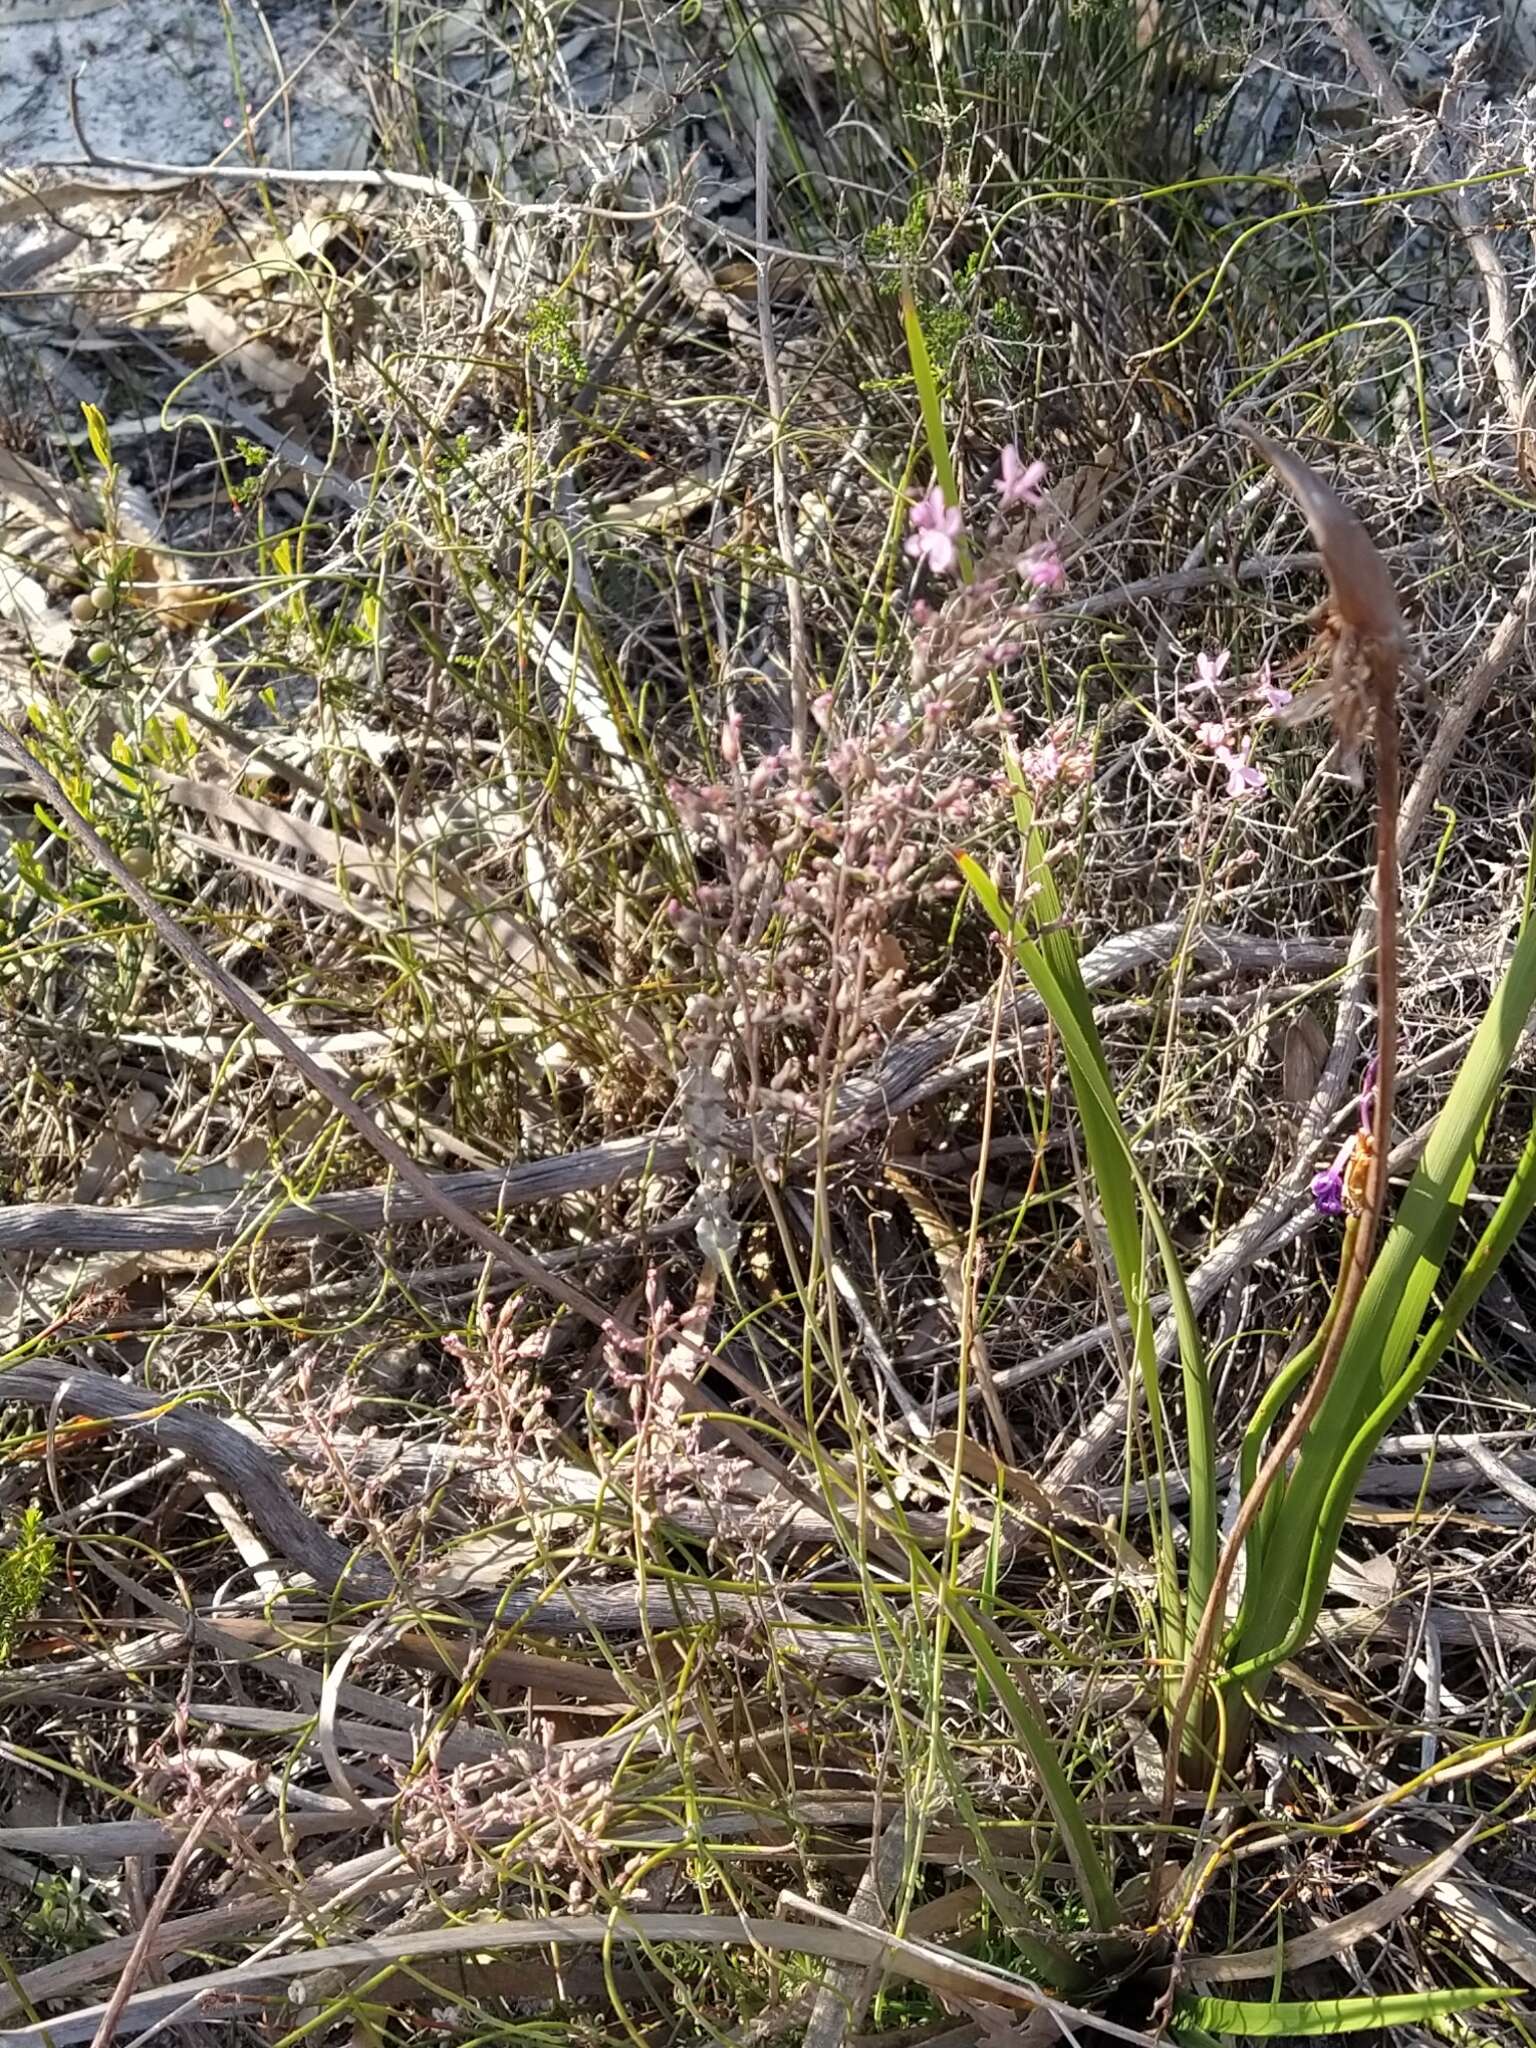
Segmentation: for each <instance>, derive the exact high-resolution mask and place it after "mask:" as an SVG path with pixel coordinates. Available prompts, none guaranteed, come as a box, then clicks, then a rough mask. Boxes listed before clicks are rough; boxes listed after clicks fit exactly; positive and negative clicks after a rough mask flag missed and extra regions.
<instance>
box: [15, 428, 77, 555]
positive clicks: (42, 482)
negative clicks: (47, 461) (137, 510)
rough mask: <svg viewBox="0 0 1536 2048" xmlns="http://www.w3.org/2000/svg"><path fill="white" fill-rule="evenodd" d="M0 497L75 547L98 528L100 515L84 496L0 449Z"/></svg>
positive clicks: (32, 465)
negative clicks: (71, 542)
mask: <svg viewBox="0 0 1536 2048" xmlns="http://www.w3.org/2000/svg"><path fill="white" fill-rule="evenodd" d="M0 497H5V498H9V499H10V501H11V503H12V504H13V505H19V506H20V507H21V509H22V511H24V512H25V513H26V514H27V516H28V517H29V518H31V519H35V520H36V521H37V522H38V524H39V525H40V526H46V527H47V528H48V530H49V532H50V533H62V534H64V535H65V536H66V537H67V538H68V539H69V540H71V541H73V542H74V543H75V545H76V546H77V547H83V546H84V545H85V541H86V536H87V535H88V534H90V533H92V532H94V531H96V530H97V529H98V528H99V527H100V525H101V514H100V513H99V512H98V511H97V509H96V505H95V503H94V501H93V500H92V499H91V498H90V497H89V496H88V495H87V494H86V492H84V491H82V490H79V489H77V488H76V487H75V486H74V485H73V484H62V483H60V482H59V481H58V479H57V478H56V477H51V476H49V474H48V472H47V471H46V470H44V469H39V468H38V466H37V464H36V463H35V462H28V460H27V458H26V457H25V456H24V455H18V454H17V453H16V451H15V450H14V449H13V448H0Z"/></svg>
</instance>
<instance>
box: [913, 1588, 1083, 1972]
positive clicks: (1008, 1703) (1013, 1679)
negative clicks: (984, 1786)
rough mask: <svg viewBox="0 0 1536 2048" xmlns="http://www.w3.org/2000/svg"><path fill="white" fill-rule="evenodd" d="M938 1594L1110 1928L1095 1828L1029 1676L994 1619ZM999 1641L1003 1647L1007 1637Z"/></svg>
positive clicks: (946, 1594) (946, 1590)
mask: <svg viewBox="0 0 1536 2048" xmlns="http://www.w3.org/2000/svg"><path fill="white" fill-rule="evenodd" d="M942 1593H943V1599H944V1604H945V1607H946V1609H947V1611H948V1613H949V1616H950V1619H951V1620H952V1621H953V1623H954V1625H955V1627H956V1628H957V1629H958V1630H959V1631H960V1634H961V1635H962V1636H963V1637H964V1638H965V1642H966V1647H967V1648H968V1649H969V1650H970V1652H971V1655H972V1656H973V1657H974V1658H975V1659H976V1662H977V1665H978V1666H979V1667H980V1669H981V1671H982V1673H983V1674H984V1676H985V1677H986V1679H987V1682H988V1684H989V1685H990V1686H991V1687H992V1690H993V1693H994V1694H995V1695H996V1697H997V1699H998V1700H999V1701H1000V1702H1001V1704H1002V1707H1003V1711H1004V1712H1005V1713H1006V1714H1007V1716H1008V1719H1009V1721H1010V1722H1011V1723H1012V1724H1013V1731H1014V1733H1015V1734H1016V1735H1017V1736H1018V1738H1019V1741H1020V1742H1021V1743H1022V1744H1023V1746H1024V1749H1025V1752H1026V1754H1027V1755H1028V1757H1029V1760H1030V1762H1031V1763H1032V1764H1033V1766H1034V1768H1035V1774H1036V1776H1037V1777H1038V1778H1039V1780H1040V1789H1041V1791H1042V1792H1043V1793H1044V1795H1045V1803H1046V1805H1047V1806H1049V1808H1050V1809H1051V1818H1052V1819H1053V1820H1054V1821H1055V1823H1056V1825H1057V1827H1058V1828H1059V1829H1060V1830H1061V1840H1062V1846H1063V1848H1064V1849H1065V1850H1066V1852H1067V1860H1068V1861H1069V1862H1070V1863H1071V1865H1072V1870H1073V1874H1074V1876H1075V1877H1076V1879H1077V1883H1078V1889H1079V1891H1080V1892H1081V1894H1082V1901H1083V1906H1084V1908H1085V1909H1086V1911H1087V1913H1088V1917H1089V1919H1090V1920H1091V1921H1092V1922H1093V1925H1094V1926H1095V1927H1096V1928H1097V1929H1098V1930H1099V1931H1100V1932H1101V1933H1102V1932H1104V1931H1106V1930H1107V1929H1109V1928H1111V1927H1114V1926H1115V1925H1116V1924H1117V1923H1118V1921H1119V1918H1120V1914H1119V1911H1118V1909H1117V1907H1116V1905H1115V1888H1114V1886H1113V1885H1112V1884H1111V1882H1110V1878H1109V1872H1108V1871H1107V1870H1106V1869H1105V1867H1104V1861H1103V1858H1102V1857H1101V1856H1100V1855H1099V1852H1098V1848H1097V1846H1096V1845H1095V1843H1094V1839H1093V1830H1092V1828H1091V1827H1090V1826H1089V1824H1088V1816H1087V1814H1086V1813H1085V1812H1084V1811H1083V1805H1082V1801H1081V1800H1080V1799H1079V1798H1078V1796H1077V1794H1076V1793H1075V1792H1074V1791H1073V1790H1072V1786H1071V1784H1070V1782H1069V1781H1068V1778H1067V1773H1066V1768H1065V1766H1064V1765H1063V1763H1062V1761H1061V1757H1060V1755H1059V1753H1058V1751H1057V1749H1056V1745H1055V1743H1054V1742H1053V1741H1052V1740H1051V1735H1050V1731H1049V1729H1048V1728H1047V1727H1046V1725H1045V1718H1044V1716H1043V1715H1042V1714H1041V1712H1040V1709H1039V1706H1038V1704H1037V1703H1036V1701H1035V1700H1034V1699H1033V1698H1032V1697H1031V1696H1030V1692H1029V1689H1028V1681H1027V1680H1026V1679H1025V1678H1024V1676H1023V1674H1022V1672H1021V1673H1019V1674H1018V1675H1017V1676H1015V1674H1014V1672H1012V1671H1011V1670H1010V1669H1009V1668H1008V1665H1007V1663H1005V1662H1004V1658H1003V1655H1001V1654H1000V1653H999V1650H998V1647H997V1644H998V1641H999V1640H1000V1636H999V1631H998V1630H997V1629H996V1628H995V1627H994V1626H993V1624H992V1623H990V1622H986V1621H983V1620H982V1618H981V1617H980V1616H979V1615H977V1614H975V1613H973V1612H972V1610H971V1608H970V1607H969V1606H968V1604H967V1603H966V1601H965V1600H963V1599H962V1598H960V1597H959V1596H958V1595H957V1594H956V1593H955V1592H954V1590H953V1588H951V1587H949V1586H945V1587H944V1588H943V1589H942ZM1001 1640H1002V1641H1003V1642H1004V1644H1005V1646H1006V1638H1001Z"/></svg>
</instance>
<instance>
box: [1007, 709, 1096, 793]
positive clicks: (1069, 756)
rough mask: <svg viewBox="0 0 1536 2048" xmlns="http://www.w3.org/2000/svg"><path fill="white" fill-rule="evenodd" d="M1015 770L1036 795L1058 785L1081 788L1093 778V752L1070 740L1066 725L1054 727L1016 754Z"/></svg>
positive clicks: (1087, 747)
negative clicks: (1017, 758) (1016, 763)
mask: <svg viewBox="0 0 1536 2048" xmlns="http://www.w3.org/2000/svg"><path fill="white" fill-rule="evenodd" d="M1019 768H1020V770H1021V772H1022V773H1023V776H1024V780H1025V781H1026V782H1027V783H1028V784H1029V786H1030V788H1031V789H1033V790H1034V792H1035V794H1036V795H1037V796H1038V795H1039V794H1040V793H1041V791H1042V790H1046V789H1049V788H1050V787H1051V786H1052V784H1053V783H1058V782H1062V783H1065V784H1066V785H1067V786H1068V788H1070V789H1081V788H1082V787H1083V785H1084V783H1086V782H1089V781H1091V780H1092V778H1093V749H1092V747H1091V746H1089V745H1085V744H1084V742H1083V741H1082V740H1080V739H1076V738H1074V737H1073V733H1072V728H1071V726H1070V725H1068V724H1062V725H1058V726H1057V727H1055V729H1054V730H1053V731H1051V732H1048V733H1047V734H1046V735H1045V737H1044V738H1043V739H1042V740H1040V741H1039V743H1038V744H1037V745H1035V746H1033V747H1027V748H1026V749H1025V750H1024V752H1023V753H1022V754H1020V755H1019Z"/></svg>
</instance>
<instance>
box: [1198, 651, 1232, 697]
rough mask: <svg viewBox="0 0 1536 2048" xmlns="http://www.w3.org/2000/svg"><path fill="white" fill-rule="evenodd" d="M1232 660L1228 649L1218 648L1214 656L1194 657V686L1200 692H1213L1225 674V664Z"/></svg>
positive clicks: (1201, 655) (1200, 655)
mask: <svg viewBox="0 0 1536 2048" xmlns="http://www.w3.org/2000/svg"><path fill="white" fill-rule="evenodd" d="M1231 659H1232V650H1231V648H1230V647H1219V648H1218V649H1217V650H1216V652H1215V653H1214V654H1197V655H1196V656H1195V684H1196V687H1197V688H1199V689H1202V690H1214V689H1215V688H1216V687H1217V686H1218V684H1219V683H1220V682H1221V679H1222V677H1223V676H1224V675H1225V674H1226V672H1227V663H1228V662H1229V661H1230V660H1231Z"/></svg>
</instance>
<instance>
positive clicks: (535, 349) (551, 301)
mask: <svg viewBox="0 0 1536 2048" xmlns="http://www.w3.org/2000/svg"><path fill="white" fill-rule="evenodd" d="M524 338H525V339H526V341H527V343H528V353H529V354H530V355H531V356H532V357H533V358H534V359H535V360H536V361H538V362H541V363H543V364H545V365H546V366H547V367H548V368H549V369H551V370H553V371H554V372H555V376H556V380H557V382H561V383H566V384H581V383H584V382H585V380H586V375H587V364H586V358H585V357H584V356H583V355H582V353H581V350H580V349H579V348H578V347H577V346H576V341H575V337H574V335H573V334H572V332H571V307H570V301H569V300H568V299H566V298H565V297H563V296H562V295H561V294H560V293H559V292H551V293H550V294H549V295H548V296H547V297H546V298H542V299H539V300H538V301H537V302H536V303H535V304H534V306H533V307H532V309H531V310H530V312H529V314H528V320H527V325H526V327H525V329H524Z"/></svg>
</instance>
